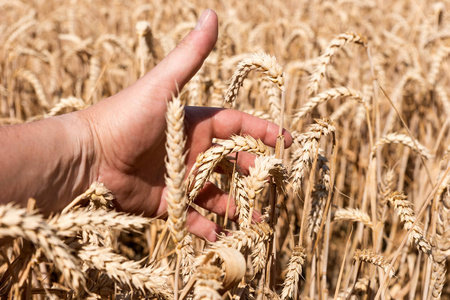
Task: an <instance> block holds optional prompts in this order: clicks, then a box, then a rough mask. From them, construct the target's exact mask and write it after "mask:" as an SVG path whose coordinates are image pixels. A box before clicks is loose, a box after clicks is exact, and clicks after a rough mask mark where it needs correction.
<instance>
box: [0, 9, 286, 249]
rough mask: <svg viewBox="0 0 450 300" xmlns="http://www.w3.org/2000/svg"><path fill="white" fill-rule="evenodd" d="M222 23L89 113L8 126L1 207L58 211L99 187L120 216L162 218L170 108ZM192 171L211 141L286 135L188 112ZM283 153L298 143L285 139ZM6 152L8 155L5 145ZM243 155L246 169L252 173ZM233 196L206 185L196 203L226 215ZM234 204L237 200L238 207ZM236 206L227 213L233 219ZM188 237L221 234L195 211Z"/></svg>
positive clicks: (193, 35) (234, 116)
mask: <svg viewBox="0 0 450 300" xmlns="http://www.w3.org/2000/svg"><path fill="white" fill-rule="evenodd" d="M217 26H218V25H217V15H216V14H215V13H214V12H213V11H212V10H206V11H205V12H204V13H203V15H202V16H201V17H200V19H199V22H198V24H197V26H196V29H195V30H193V31H191V32H190V33H189V34H188V36H187V37H185V38H184V39H183V40H182V41H181V42H180V43H179V44H178V46H177V47H176V49H174V50H173V51H172V52H171V53H170V54H169V55H168V56H167V57H166V58H165V59H164V60H163V61H161V62H160V63H159V64H158V65H157V66H156V67H154V68H153V69H152V70H151V71H150V72H148V73H147V74H146V75H145V76H143V77H142V78H141V79H139V80H138V81H137V82H136V83H134V84H133V85H132V86H130V87H128V88H126V89H125V90H123V91H121V92H120V93H118V94H116V95H114V96H112V97H110V98H108V99H105V100H103V101H101V102H99V103H98V104H96V105H93V106H91V107H90V108H89V109H86V110H83V111H79V112H75V113H71V114H67V115H63V116H59V117H55V118H49V119H45V120H42V121H39V122H34V123H29V124H23V125H17V126H8V127H0V145H3V146H2V147H0V157H3V158H5V159H3V160H1V161H0V169H1V170H2V171H3V172H0V173H1V174H0V195H2V197H1V199H0V203H3V204H5V203H7V202H10V201H15V202H17V203H19V204H22V205H25V204H26V202H27V199H28V198H29V197H33V198H35V199H36V201H37V206H38V207H39V208H40V209H41V210H42V211H43V212H44V213H50V212H52V211H59V210H61V209H62V208H64V207H65V206H66V205H67V204H69V203H70V201H71V199H72V198H73V195H78V194H80V193H82V192H83V191H85V190H86V189H87V188H88V187H89V185H90V183H92V182H93V181H99V182H102V183H104V184H105V186H106V187H107V188H108V189H110V190H111V191H112V192H113V194H114V196H115V198H116V200H115V203H114V204H115V206H116V208H117V209H118V210H121V211H125V212H129V213H136V214H144V215H145V216H151V217H154V216H159V217H164V216H166V214H167V210H166V208H167V202H166V200H165V194H166V191H167V190H166V186H165V183H164V174H165V166H164V157H165V155H166V152H165V131H166V121H165V112H166V101H167V99H171V97H172V95H174V94H176V92H177V91H178V90H180V89H181V88H182V87H183V86H184V85H185V84H186V83H187V82H188V81H189V80H190V79H191V78H192V76H193V75H194V74H195V73H196V72H197V71H198V69H199V68H200V67H201V65H202V63H203V61H204V60H205V58H206V57H207V56H208V54H209V53H210V51H211V50H212V48H213V47H214V44H215V42H216V40H217ZM185 123H186V134H187V136H188V143H187V147H188V155H187V157H186V165H187V168H188V170H189V169H190V168H191V167H192V165H193V164H194V162H195V159H196V157H197V155H198V154H199V153H200V152H203V151H205V150H207V149H208V148H209V147H211V145H212V139H213V138H220V139H226V138H229V137H230V136H231V135H233V134H249V135H251V136H253V137H255V138H260V139H261V140H262V141H263V142H264V143H265V144H267V145H269V146H272V147H274V146H275V143H276V138H277V134H278V126H277V125H275V124H273V123H270V122H268V121H265V120H261V119H258V118H256V117H253V116H250V115H248V114H245V113H242V112H239V111H235V110H231V109H219V108H206V107H186V108H185ZM283 134H284V137H285V147H289V146H290V145H291V143H292V137H291V136H290V134H289V133H288V132H286V131H284V133H283ZM6 145H7V146H6ZM252 160H253V158H252V157H251V156H249V155H242V159H241V160H240V161H239V164H240V165H241V166H242V167H243V168H244V169H246V168H248V166H249V165H251V163H252ZM227 200H228V195H227V194H226V193H224V192H223V191H221V190H220V189H218V188H217V187H216V186H214V185H213V184H212V183H208V184H206V186H205V188H204V189H203V190H202V191H201V192H200V195H199V196H198V198H197V199H196V200H195V203H196V204H198V205H199V206H201V207H203V208H205V209H208V210H210V211H212V212H215V213H217V214H220V215H225V211H226V204H227ZM231 202H233V201H231ZM234 211H235V207H234V205H232V206H231V207H230V209H229V215H231V216H232V217H231V218H233V216H234ZM187 226H188V228H189V231H190V232H192V233H194V234H196V235H197V236H200V237H204V238H205V239H207V240H210V241H214V240H215V239H216V235H217V233H218V232H219V231H220V227H219V226H218V225H217V224H215V223H213V222H211V221H209V220H207V219H206V218H204V217H203V216H202V215H200V214H199V213H198V212H197V211H195V210H194V209H193V208H192V207H191V208H190V209H189V213H188V219H187Z"/></svg>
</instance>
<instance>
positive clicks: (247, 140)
mask: <svg viewBox="0 0 450 300" xmlns="http://www.w3.org/2000/svg"><path fill="white" fill-rule="evenodd" d="M206 8H212V9H214V10H215V11H216V12H217V14H218V16H219V22H220V24H219V39H218V42H217V45H216V47H215V49H214V50H213V52H212V53H211V55H210V56H209V57H208V59H207V60H206V62H205V64H204V65H203V67H202V68H201V70H200V71H199V72H198V73H197V75H195V77H194V78H193V79H192V80H191V81H190V82H189V83H188V84H187V86H186V87H185V88H184V89H183V90H182V91H181V92H180V95H179V97H178V98H175V99H174V100H173V101H172V102H171V103H170V105H169V107H168V112H167V120H168V143H167V153H168V167H167V169H168V175H167V179H166V180H168V181H170V180H172V181H170V182H179V181H180V180H178V181H177V180H176V179H177V178H180V176H181V178H184V177H185V175H186V176H187V181H186V182H185V183H184V184H181V185H178V186H177V185H175V184H173V185H172V189H171V193H170V202H169V218H168V220H167V222H165V221H163V220H154V219H148V218H143V217H139V216H130V215H126V214H123V213H119V212H116V211H115V210H114V207H113V205H112V199H113V197H114V195H113V194H111V193H110V192H109V190H108V189H107V188H108V187H105V186H103V185H102V184H101V183H92V186H91V188H89V190H87V191H86V192H85V193H84V194H82V195H73V199H75V200H76V202H75V203H77V205H74V206H73V207H70V208H69V207H68V208H67V209H65V210H64V211H63V212H62V213H58V214H55V215H54V216H52V217H50V218H47V217H44V216H42V215H40V214H39V207H36V205H35V202H34V201H33V200H32V199H30V200H29V206H28V208H19V207H17V206H13V205H5V206H0V254H1V255H0V297H1V299H19V298H21V297H22V298H23V299H31V298H33V299H44V298H45V299H47V298H52V299H53V298H54V299H59V298H61V299H69V298H80V299H86V298H90V299H141V298H153V297H157V298H165V299H192V298H193V299H222V298H223V299H258V300H260V299H266V298H268V299H279V298H281V299H290V298H292V299H441V298H442V299H450V286H449V285H448V284H447V282H449V279H450V278H449V275H448V273H446V269H447V268H448V267H449V260H448V255H449V254H450V194H449V193H450V189H449V187H450V174H449V170H450V169H449V167H450V164H449V156H448V154H449V152H450V134H449V126H450V100H449V92H450V87H449V83H450V82H449V80H450V76H449V75H448V74H449V71H450V63H449V61H448V57H449V55H450V16H449V15H448V11H449V9H450V3H449V1H419V0H413V1H408V0H396V1H381V0H373V1H371V0H368V1H362V0H338V1H318V0H311V1H306V0H299V1H293V0H289V1H281V0H278V1H267V0H264V1H237V0H232V1H182V0H173V1H170V2H165V1H156V0H155V1H152V0H151V1H123V0H122V1H120V0H114V1H100V0H99V1H87V0H70V1H69V0H67V1H62V0H60V1H58V0H34V1H33V0H28V1H18V0H3V1H0V9H1V14H2V16H1V20H0V41H1V44H0V99H1V100H0V124H2V125H10V124H19V123H24V122H33V121H36V120H39V119H42V118H48V117H51V116H55V115H59V114H63V113H68V112H71V111H75V110H81V109H84V108H86V107H89V106H90V105H93V104H95V103H97V102H98V101H101V99H104V98H105V97H108V96H110V95H113V94H115V93H117V92H119V91H120V90H122V89H123V88H125V87H127V86H129V85H130V84H131V83H133V82H134V81H135V80H137V79H138V78H139V77H141V76H142V75H143V74H145V73H146V72H147V71H148V70H150V69H151V68H152V67H153V66H154V65H155V64H157V63H158V62H159V61H160V60H161V59H162V58H163V57H164V56H165V55H166V54H167V53H168V52H169V51H171V50H172V49H173V48H174V47H175V46H176V44H177V42H179V41H180V40H181V39H182V38H183V37H184V36H185V35H186V34H187V33H188V32H189V31H190V30H192V29H193V28H194V26H195V22H196V20H197V19H198V17H199V16H200V14H201V12H202V11H203V10H204V9H206ZM183 105H195V106H216V107H222V106H225V107H233V108H235V109H238V110H241V111H245V112H247V113H249V114H253V115H255V116H258V117H261V118H266V119H268V120H272V121H274V122H276V123H280V122H282V123H283V125H284V127H285V128H287V129H288V130H290V131H291V132H292V134H293V136H294V137H295V142H294V144H293V145H292V147H291V148H290V149H287V150H284V151H282V149H277V150H280V151H277V153H275V151H274V149H270V148H269V147H267V146H265V145H264V144H262V143H261V142H260V141H258V140H254V139H252V138H251V137H246V136H235V137H230V139H229V140H217V141H215V143H216V146H215V147H213V148H212V149H210V150H208V151H206V152H205V153H203V154H201V155H200V156H199V158H198V160H197V164H196V165H195V166H194V169H193V170H184V169H183V165H184V164H183V161H182V155H181V156H180V153H181V154H182V153H183V151H185V149H184V148H183V147H184V143H179V144H176V143H171V142H170V141H172V140H184V136H183V131H182V128H183V126H182V125H183V118H184V114H183ZM111 118H114V116H111ZM180 128H181V129H180ZM180 137H181V138H180ZM3 146H4V145H3ZM240 151H246V152H250V153H253V154H255V155H256V156H257V158H256V160H255V165H254V167H252V168H251V169H250V171H249V173H248V174H246V173H245V172H241V171H240V169H239V167H238V166H236V165H235V161H234V159H233V157H231V156H230V155H232V154H234V153H236V152H240ZM216 167H220V168H221V169H222V171H223V173H224V174H218V173H215V172H214V171H215V169H216ZM208 180H210V181H213V182H214V183H216V184H217V185H219V186H221V187H222V188H223V189H224V190H226V191H229V192H230V193H231V194H232V195H233V196H234V199H235V201H236V203H237V205H238V214H239V222H238V223H232V222H226V221H224V219H223V218H221V217H218V216H216V215H213V214H208V213H207V212H206V211H205V212H204V213H205V214H206V215H207V216H208V217H209V218H211V219H212V220H214V221H215V222H217V223H219V224H223V225H224V227H225V228H226V229H227V232H228V235H223V236H220V237H219V239H218V241H217V242H215V243H206V242H205V241H204V240H202V239H199V238H197V237H195V236H191V235H190V234H188V233H187V230H186V227H185V225H184V222H185V217H186V216H185V215H186V214H185V208H186V206H187V205H188V203H189V202H191V201H192V200H193V199H194V198H195V196H196V193H198V190H199V189H201V188H202V187H203V185H204V184H205V182H207V181H208ZM254 210H258V211H261V212H263V213H264V217H263V221H262V222H261V223H254V222H251V219H252V214H253V212H254Z"/></svg>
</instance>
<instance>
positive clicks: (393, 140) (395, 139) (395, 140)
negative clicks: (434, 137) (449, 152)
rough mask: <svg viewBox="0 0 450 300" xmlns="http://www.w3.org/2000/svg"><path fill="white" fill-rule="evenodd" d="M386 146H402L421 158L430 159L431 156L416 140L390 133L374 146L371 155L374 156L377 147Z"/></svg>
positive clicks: (404, 135)
mask: <svg viewBox="0 0 450 300" xmlns="http://www.w3.org/2000/svg"><path fill="white" fill-rule="evenodd" d="M386 144H402V145H404V146H406V147H409V148H411V149H412V150H414V151H415V152H417V153H418V154H419V155H421V156H423V157H424V158H426V159H431V158H432V157H433V155H432V154H431V153H430V150H428V149H427V148H426V147H425V146H424V145H422V144H421V143H419V142H418V141H417V140H413V139H412V138H411V137H410V136H408V135H406V134H401V133H390V134H388V135H386V136H385V137H382V138H381V139H380V140H379V141H378V142H377V143H376V144H375V145H374V146H373V149H372V151H371V153H370V154H371V155H372V156H373V155H375V151H376V150H377V148H378V147H380V146H382V145H386Z"/></svg>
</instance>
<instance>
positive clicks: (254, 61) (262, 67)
mask: <svg viewBox="0 0 450 300" xmlns="http://www.w3.org/2000/svg"><path fill="white" fill-rule="evenodd" d="M252 70H256V71H260V72H262V73H264V74H265V75H266V76H267V78H268V79H269V80H270V81H272V82H274V83H276V84H278V86H279V87H280V88H281V87H283V85H284V76H283V68H282V67H281V66H280V65H279V64H278V62H277V60H276V58H275V57H274V56H270V55H268V54H264V53H263V54H254V55H253V56H251V57H249V58H245V59H243V60H242V61H241V62H240V63H239V65H238V67H237V69H236V71H235V72H234V74H233V76H232V77H231V83H230V85H229V87H228V90H227V92H226V94H225V97H224V102H226V103H229V104H232V103H234V101H235V100H236V97H237V94H238V93H239V89H240V87H241V86H242V83H243V82H244V79H245V78H246V77H247V76H248V74H249V73H250V71H252Z"/></svg>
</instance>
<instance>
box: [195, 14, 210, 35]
mask: <svg viewBox="0 0 450 300" xmlns="http://www.w3.org/2000/svg"><path fill="white" fill-rule="evenodd" d="M210 15H211V10H210V9H207V10H205V11H204V12H203V13H202V15H201V16H200V18H199V19H198V21H197V24H196V25H195V30H202V28H203V25H205V23H206V21H207V20H208V18H209V16H210Z"/></svg>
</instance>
